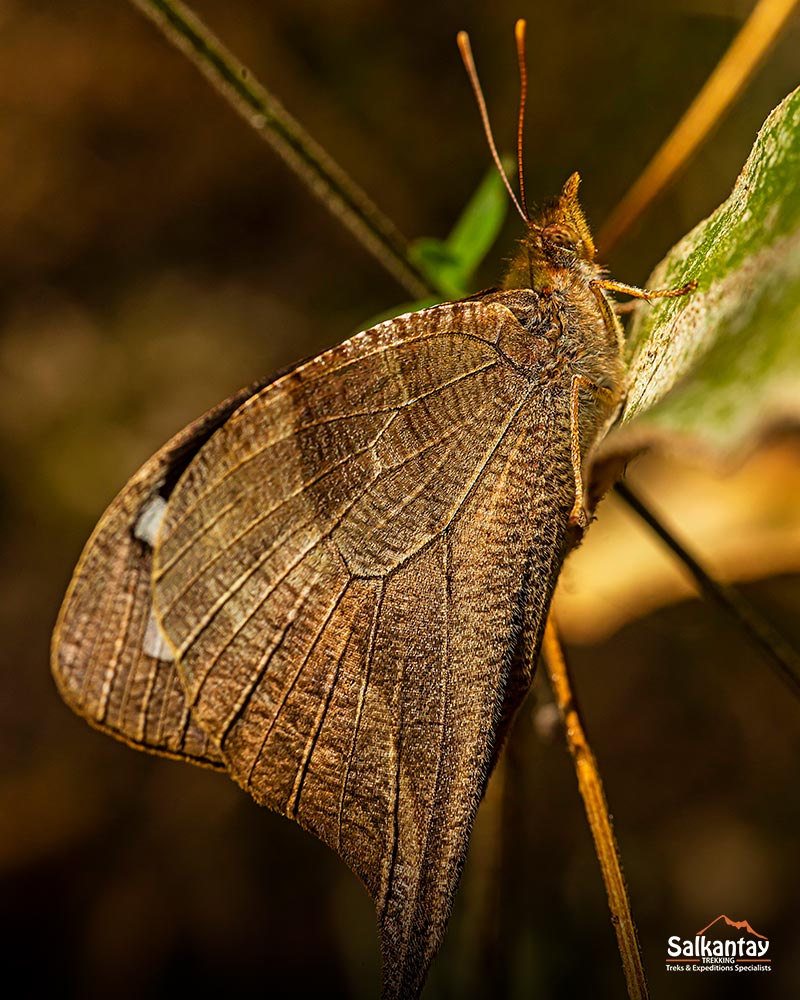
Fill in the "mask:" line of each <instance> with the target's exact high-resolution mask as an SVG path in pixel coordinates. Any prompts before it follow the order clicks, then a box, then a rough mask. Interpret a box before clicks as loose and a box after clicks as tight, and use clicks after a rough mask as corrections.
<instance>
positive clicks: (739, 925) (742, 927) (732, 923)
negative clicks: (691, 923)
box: [697, 913, 769, 941]
mask: <svg viewBox="0 0 800 1000" xmlns="http://www.w3.org/2000/svg"><path fill="white" fill-rule="evenodd" d="M720 920H722V921H724V923H723V925H722V926H723V927H724V926H725V925H727V926H728V927H731V928H733V929H734V930H737V931H747V933H748V934H753V935H754V936H755V937H757V938H761V940H762V941H768V940H769V938H768V937H767V935H766V934H759V933H758V931H756V930H753V928H752V927H751V926H750V922H749V921H747V920H731V918H730V917H728V916H726V915H725V914H724V913H720V915H719V916H718V917H717V918H716V919H715V920H712V921H711V923H710V924H709V925H708V926H707V927H704V928H703V929H702V930H701V931H698V932H697V937H701V936H702V935H703V934H706V933H707V932H708V931H710V930H711V928H712V927H713V926H714V925H715V924H718V923H719V922H720Z"/></svg>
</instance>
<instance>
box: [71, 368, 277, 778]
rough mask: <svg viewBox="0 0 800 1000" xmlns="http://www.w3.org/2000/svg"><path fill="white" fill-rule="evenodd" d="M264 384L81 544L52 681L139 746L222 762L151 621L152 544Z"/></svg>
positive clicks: (148, 469)
mask: <svg viewBox="0 0 800 1000" xmlns="http://www.w3.org/2000/svg"><path fill="white" fill-rule="evenodd" d="M263 385H264V383H263V382H262V383H259V384H258V385H255V386H252V387H250V388H248V389H243V390H242V391H240V392H239V393H237V394H236V395H234V396H232V397H231V398H230V399H228V400H226V401H225V402H224V403H221V404H220V405H219V406H217V407H215V408H214V409H213V410H210V411H209V412H208V413H206V414H205V415H204V416H202V417H200V418H199V419H198V420H196V421H195V422H194V423H192V424H190V425H189V426H188V427H187V428H185V429H184V430H183V431H181V432H180V433H179V434H177V435H176V436H175V437H174V438H172V440H171V441H169V442H168V443H167V444H166V445H165V446H164V447H163V448H162V449H161V450H160V451H159V452H157V454H155V455H154V456H153V457H152V458H151V459H150V460H149V461H148V462H147V463H146V464H145V465H144V466H142V468H141V469H140V470H139V472H137V474H136V475H135V476H134V477H133V479H131V480H130V481H129V482H128V484H127V485H126V486H125V488H124V489H123V490H122V492H121V493H120V494H119V495H118V496H117V497H116V499H115V500H114V501H113V502H112V503H111V505H110V506H109V508H108V510H107V511H106V512H105V514H104V515H103V517H102V518H101V519H100V522H99V523H98V525H97V528H96V529H95V531H94V533H93V534H92V537H91V538H90V539H89V541H88V542H87V544H86V547H85V548H84V551H83V554H82V555H81V558H80V561H79V563H78V566H77V568H76V570H75V573H74V574H73V578H72V582H71V583H70V586H69V590H68V591H67V595H66V597H65V598H64V602H63V604H62V607H61V611H60V614H59V618H58V623H57V625H56V629H55V631H54V633H53V643H52V670H53V675H54V677H55V680H56V683H57V685H58V688H59V690H60V692H61V695H62V697H63V698H64V700H65V701H66V702H67V704H68V705H70V707H71V708H72V709H73V710H74V711H75V712H77V713H78V714H79V715H82V716H84V717H85V718H86V719H87V720H88V721H89V722H90V723H91V724H92V725H93V726H95V727H97V728H98V729H101V730H103V731H105V732H107V733H109V734H110V735H112V736H115V737H117V738H118V739H121V740H123V741H124V742H126V743H128V744H130V745H131V746H134V747H136V748H138V749H141V750H148V751H151V752H153V753H158V754H162V755H164V756H168V757H177V758H180V759H182V760H188V761H191V762H192V763H196V764H202V765H207V766H209V767H216V768H223V767H224V764H223V761H222V758H221V756H220V754H219V751H218V749H217V748H216V746H215V745H214V743H213V742H212V741H210V740H209V738H208V736H207V734H206V732H205V731H204V730H203V729H202V727H201V726H200V725H199V724H198V723H197V720H196V719H195V717H194V715H193V713H191V712H190V711H189V709H188V706H187V704H186V699H185V697H184V694H183V687H182V685H181V682H180V679H179V677H178V673H177V670H176V665H175V659H174V657H173V656H172V654H171V652H170V650H169V647H168V646H167V645H166V644H165V643H164V642H163V638H162V637H161V634H160V632H159V630H158V628H157V626H156V622H155V619H154V618H153V615H152V589H151V574H152V556H153V547H152V542H153V537H154V533H155V528H156V525H157V521H158V518H159V516H160V515H161V514H162V513H163V510H164V509H166V498H168V496H169V493H170V492H171V490H172V488H173V487H174V485H175V483H176V482H177V480H178V478H179V477H180V475H181V473H182V472H183V471H184V469H185V468H186V466H187V465H188V464H189V462H190V461H191V459H192V458H193V457H194V455H195V454H196V453H197V452H198V451H199V450H200V448H201V447H202V446H203V445H204V444H205V443H206V441H208V439H209V437H210V436H211V434H213V432H214V431H215V430H216V429H217V428H218V427H220V426H221V425H222V424H223V423H224V422H225V421H226V420H227V419H228V417H229V416H230V415H231V414H232V413H233V412H234V410H236V409H237V407H238V406H239V405H240V404H241V403H242V402H244V400H245V399H247V397H248V396H251V395H252V394H253V393H254V392H256V391H257V390H258V389H260V388H262V387H263Z"/></svg>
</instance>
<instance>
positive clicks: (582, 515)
mask: <svg viewBox="0 0 800 1000" xmlns="http://www.w3.org/2000/svg"><path fill="white" fill-rule="evenodd" d="M581 389H588V391H589V392H591V393H592V394H593V395H594V396H596V397H598V398H600V399H605V400H607V401H608V402H609V403H613V402H614V401H615V399H616V398H617V397H616V396H615V395H614V393H613V392H612V391H611V390H610V389H606V388H605V387H604V386H601V385H595V383H594V382H592V381H591V379H588V378H586V377H585V376H584V375H573V376H572V389H571V391H570V405H569V431H570V451H571V455H572V472H573V475H574V476H575V503H574V504H573V507H572V512H571V514H570V515H569V520H570V524H577V525H578V526H579V527H581V528H585V527H586V525H587V524H588V523H589V518H588V516H587V514H586V508H585V507H584V505H583V473H582V471H581V467H582V464H583V462H582V458H581V434H580V391H581Z"/></svg>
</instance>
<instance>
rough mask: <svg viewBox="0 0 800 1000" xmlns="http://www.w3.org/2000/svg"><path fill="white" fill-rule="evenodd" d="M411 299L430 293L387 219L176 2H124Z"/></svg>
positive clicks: (195, 16)
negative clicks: (139, 13)
mask: <svg viewBox="0 0 800 1000" xmlns="http://www.w3.org/2000/svg"><path fill="white" fill-rule="evenodd" d="M131 3H133V4H134V6H136V7H138V9H139V10H141V11H142V13H144V14H145V15H146V16H147V17H148V18H150V20H151V21H153V23H154V24H155V25H156V26H157V27H158V28H159V29H160V31H161V32H162V33H163V34H164V35H165V37H166V38H167V39H169V41H170V42H172V44H173V45H175V46H176V47H177V48H179V49H180V50H181V51H182V52H183V53H184V54H185V55H186V56H187V57H188V58H189V59H190V60H191V61H192V62H193V63H194V64H195V66H197V68H198V69H199V70H200V71H201V72H202V73H203V75H204V76H205V77H206V79H207V80H208V81H209V82H210V83H211V85H212V86H213V87H214V89H215V90H217V91H218V92H219V93H220V94H221V95H222V96H223V97H224V98H225V100H226V101H227V102H228V103H229V104H230V105H231V107H232V108H233V109H234V110H235V111H236V112H237V113H238V114H239V115H241V117H242V118H244V120H245V121H246V122H247V123H248V124H249V125H250V126H251V127H252V128H253V129H255V131H256V132H257V133H258V134H259V136H261V138H262V139H264V140H266V141H267V142H268V143H269V144H270V145H271V146H272V147H273V149H275V150H276V151H277V152H278V154H279V155H280V156H281V157H282V159H283V160H284V161H285V162H286V163H287V164H288V165H289V167H290V168H291V169H292V171H293V172H294V173H295V174H297V176H298V177H299V178H300V179H301V180H302V181H304V182H305V184H306V185H307V186H308V187H309V188H310V189H311V190H312V191H313V192H314V194H315V195H317V197H318V198H320V199H321V201H322V202H323V203H324V204H325V205H326V206H327V207H328V209H330V211H331V212H333V214H334V215H335V216H336V217H337V218H338V219H340V220H341V221H342V223H343V224H344V225H345V226H346V227H347V228H348V229H349V230H350V231H351V232H352V233H353V234H354V235H355V236H356V238H357V239H358V240H359V242H360V243H361V244H362V245H363V246H364V247H366V248H367V249H368V250H369V251H370V253H372V254H373V256H375V257H376V258H377V259H378V260H379V261H380V263H381V264H382V265H383V266H384V267H385V268H386V269H387V270H388V271H389V273H390V274H392V275H393V276H394V277H395V278H396V279H397V280H398V281H399V282H400V284H401V285H403V287H404V288H405V289H406V290H407V291H408V292H409V293H410V294H411V295H413V296H415V297H416V298H421V297H423V296H425V295H427V294H429V293H430V288H429V287H428V284H427V282H426V281H425V279H424V278H423V277H422V276H421V275H420V274H419V272H418V271H417V269H416V267H415V266H414V264H413V263H412V261H411V260H410V259H409V256H408V245H407V243H406V241H405V240H404V238H403V237H402V236H401V235H400V233H399V232H398V230H397V229H396V228H395V226H394V225H393V224H392V222H391V221H390V220H389V219H387V218H386V216H385V215H384V214H383V213H382V212H381V211H380V210H379V209H378V207H377V206H376V205H375V204H374V203H373V202H372V200H371V199H370V198H369V197H368V196H367V195H366V194H365V193H364V191H362V190H361V188H360V187H358V185H357V184H355V183H354V182H353V181H352V180H351V178H350V177H349V175H348V174H347V173H346V172H345V171H344V170H343V169H342V168H341V167H340V166H339V165H338V164H337V163H336V162H335V161H334V160H333V158H332V157H331V156H330V155H329V154H328V153H327V152H326V151H325V150H324V149H323V148H322V147H321V146H320V145H319V143H317V142H316V141H315V140H314V139H312V138H311V136H310V135H309V134H308V133H307V132H306V131H305V129H303V127H302V126H301V125H300V124H299V123H298V122H297V121H295V119H294V118H293V117H292V116H291V115H290V114H289V113H288V111H286V109H285V108H284V107H283V106H282V105H281V103H280V101H278V100H277V98H275V97H274V96H273V95H272V94H271V93H270V92H269V91H268V90H267V89H266V88H265V87H264V86H263V84H261V83H259V82H258V80H256V78H255V77H254V76H253V74H252V73H251V72H250V70H248V69H247V67H245V66H243V65H242V63H240V62H239V60H238V59H236V57H235V56H234V55H233V54H232V53H231V52H229V51H228V50H227V49H226V48H225V46H224V45H222V43H221V42H220V41H219V40H218V39H217V38H216V37H215V36H214V34H213V33H212V32H211V31H210V30H209V29H208V28H207V27H206V26H205V25H204V24H203V22H202V21H201V20H200V19H199V18H198V17H197V15H196V14H194V13H193V12H192V11H191V10H189V8H188V7H187V6H186V5H185V4H183V3H181V2H180V0H131Z"/></svg>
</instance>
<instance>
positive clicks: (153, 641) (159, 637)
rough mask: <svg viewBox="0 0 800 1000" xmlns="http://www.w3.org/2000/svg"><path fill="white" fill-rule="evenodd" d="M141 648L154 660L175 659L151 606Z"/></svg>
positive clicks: (169, 660) (171, 660)
mask: <svg viewBox="0 0 800 1000" xmlns="http://www.w3.org/2000/svg"><path fill="white" fill-rule="evenodd" d="M164 506H166V504H165V505H164ZM137 537H138V536H137ZM142 649H143V650H144V652H145V653H146V654H147V655H148V656H152V657H153V658H154V659H156V660H163V661H164V662H165V663H173V662H174V660H175V655H174V654H173V652H172V650H171V649H170V647H169V644H168V642H167V640H166V639H165V638H164V633H163V632H162V631H161V628H160V626H159V624H158V622H157V621H156V616H155V615H154V614H153V609H152V608H150V617H149V618H148V619H147V626H146V627H145V630H144V642H143V643H142Z"/></svg>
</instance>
